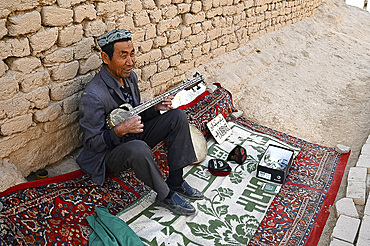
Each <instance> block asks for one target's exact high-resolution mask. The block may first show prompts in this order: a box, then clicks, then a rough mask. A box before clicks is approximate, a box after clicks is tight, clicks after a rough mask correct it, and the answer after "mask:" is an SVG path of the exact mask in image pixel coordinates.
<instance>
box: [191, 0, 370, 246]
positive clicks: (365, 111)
mask: <svg viewBox="0 0 370 246" xmlns="http://www.w3.org/2000/svg"><path fill="white" fill-rule="evenodd" d="M194 71H199V72H200V73H201V74H202V75H203V76H204V77H205V81H206V82H208V83H212V82H219V83H221V84H222V85H223V86H224V87H225V88H227V89H228V90H230V91H231V92H232V94H233V98H234V102H235V105H236V107H237V108H238V109H240V110H242V111H243V112H244V114H243V115H244V116H245V117H246V118H248V119H250V120H252V121H254V122H257V123H259V124H262V125H264V126H268V127H271V128H273V129H275V130H279V131H282V132H285V133H288V134H290V135H292V136H295V137H299V138H302V139H304V140H306V141H309V142H312V143H317V144H321V145H325V146H330V147H334V146H336V145H337V144H343V145H346V146H350V147H351V149H352V153H351V156H350V159H349V162H348V164H347V169H346V170H347V171H346V173H345V175H344V177H343V180H342V185H341V188H340V190H339V192H338V195H337V199H340V198H342V197H344V196H345V189H346V180H347V174H348V169H349V167H351V166H354V165H355V164H356V162H357V159H358V155H359V154H360V150H361V147H362V145H363V144H364V143H365V141H366V139H367V137H368V136H369V134H370V13H369V12H367V11H364V10H362V9H359V8H357V7H352V6H348V5H346V4H345V3H344V2H343V1H340V0H326V1H324V2H323V3H322V5H321V6H320V7H319V9H318V10H317V12H316V13H315V15H314V16H313V17H309V18H306V19H304V20H303V21H301V22H299V23H296V24H294V25H290V26H286V27H284V28H281V29H280V30H278V31H275V32H272V33H269V34H267V35H265V36H263V37H261V38H258V39H256V40H252V41H250V42H249V43H248V44H247V45H246V46H244V47H242V48H239V49H238V50H235V51H233V52H231V53H228V54H224V55H222V56H221V57H218V58H217V59H215V60H213V61H211V62H210V63H208V64H206V65H203V66H201V67H200V68H197V69H196V70H193V71H191V72H190V73H189V76H190V75H191V74H192V73H194ZM359 209H360V210H361V207H360V208H359ZM330 210H331V213H330V217H329V220H328V222H327V224H326V227H325V229H324V232H323V234H322V237H321V240H320V242H319V245H329V244H330V235H331V233H332V229H333V227H334V226H335V222H336V218H335V211H334V209H333V208H331V209H330ZM359 212H360V213H361V211H359Z"/></svg>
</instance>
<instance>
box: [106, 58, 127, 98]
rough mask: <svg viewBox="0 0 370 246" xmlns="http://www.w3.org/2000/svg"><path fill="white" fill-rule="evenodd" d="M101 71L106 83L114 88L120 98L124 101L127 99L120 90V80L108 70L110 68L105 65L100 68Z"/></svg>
mask: <svg viewBox="0 0 370 246" xmlns="http://www.w3.org/2000/svg"><path fill="white" fill-rule="evenodd" d="M100 73H101V76H102V79H103V81H104V83H105V84H106V85H107V86H108V87H110V88H112V89H113V91H114V92H115V93H116V94H117V95H118V96H119V98H120V99H121V100H122V101H123V102H124V101H125V99H124V97H123V95H122V92H121V91H120V87H121V86H122V85H121V83H120V82H118V80H117V79H116V78H115V77H113V75H112V74H111V73H110V72H108V70H107V69H106V68H105V66H104V65H103V66H102V68H101V70H100ZM129 87H130V86H129Z"/></svg>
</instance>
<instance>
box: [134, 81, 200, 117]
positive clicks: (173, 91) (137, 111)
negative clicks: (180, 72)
mask: <svg viewBox="0 0 370 246" xmlns="http://www.w3.org/2000/svg"><path fill="white" fill-rule="evenodd" d="M201 80H202V78H201V77H196V78H194V79H192V80H189V81H187V82H184V83H182V84H181V85H179V86H178V87H175V88H173V89H171V90H169V91H167V92H165V93H163V94H161V95H159V96H157V97H155V98H153V99H152V100H149V101H148V102H146V103H143V104H140V105H138V106H137V107H135V108H134V109H133V110H132V113H133V115H137V114H140V113H141V112H143V111H145V110H147V109H148V108H150V107H153V106H154V105H156V104H158V103H160V102H162V101H163V99H164V98H166V97H169V96H173V95H175V94H176V93H178V92H179V91H181V90H183V89H186V88H188V87H190V86H192V85H194V84H196V83H199V82H201Z"/></svg>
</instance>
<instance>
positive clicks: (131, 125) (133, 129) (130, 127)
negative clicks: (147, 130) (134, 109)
mask: <svg viewBox="0 0 370 246" xmlns="http://www.w3.org/2000/svg"><path fill="white" fill-rule="evenodd" d="M143 128H144V125H143V123H141V117H140V116H138V115H135V116H132V117H131V118H128V119H127V120H124V121H123V122H122V123H121V124H119V125H118V126H115V127H114V132H115V133H116V135H117V136H118V137H123V136H124V135H126V134H127V133H142V132H143V131H144V129H143Z"/></svg>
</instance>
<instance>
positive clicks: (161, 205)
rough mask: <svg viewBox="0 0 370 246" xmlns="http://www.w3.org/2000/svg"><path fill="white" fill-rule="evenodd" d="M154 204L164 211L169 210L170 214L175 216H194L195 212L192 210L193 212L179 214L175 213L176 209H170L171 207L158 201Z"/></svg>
mask: <svg viewBox="0 0 370 246" xmlns="http://www.w3.org/2000/svg"><path fill="white" fill-rule="evenodd" d="M155 204H157V205H158V206H160V207H163V208H166V209H168V210H170V211H171V212H172V213H174V214H176V215H184V216H190V215H194V214H195V212H196V210H194V211H184V212H183V213H180V212H178V211H176V209H172V208H171V206H169V205H167V204H166V203H163V202H161V201H158V200H156V201H155ZM182 210H185V209H184V208H182Z"/></svg>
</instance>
